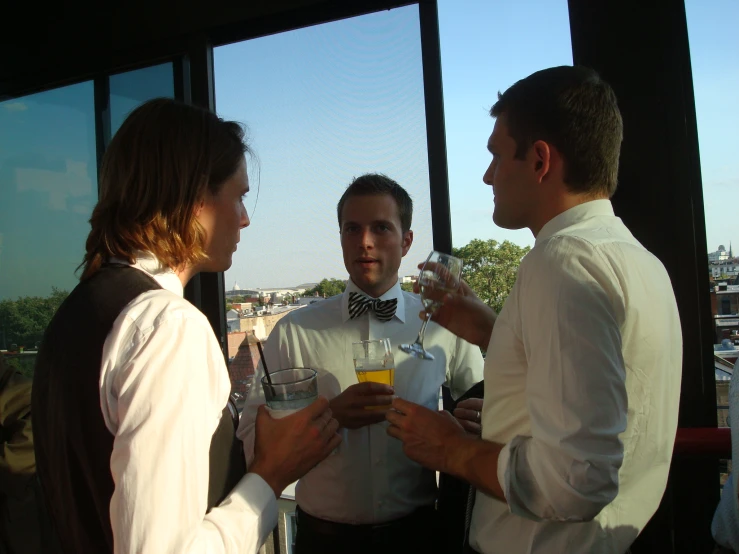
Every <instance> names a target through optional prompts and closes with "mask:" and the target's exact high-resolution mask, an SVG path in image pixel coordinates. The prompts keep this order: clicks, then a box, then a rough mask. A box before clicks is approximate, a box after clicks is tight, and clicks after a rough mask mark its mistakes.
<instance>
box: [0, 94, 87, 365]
mask: <svg viewBox="0 0 739 554" xmlns="http://www.w3.org/2000/svg"><path fill="white" fill-rule="evenodd" d="M96 200H97V168H96V158H95V117H94V101H93V85H92V83H91V82H86V83H80V84H77V85H72V86H68V87H64V88H59V89H55V90H50V91H47V92H42V93H39V94H33V95H30V96H25V97H22V98H17V99H13V100H7V101H5V102H2V103H0V350H5V351H14V352H18V353H19V354H18V357H17V358H12V359H10V361H11V363H12V364H13V365H16V364H20V369H21V370H22V371H23V372H24V373H25V374H27V375H30V374H31V373H32V368H33V358H34V356H32V355H28V351H29V350H30V351H34V350H35V348H36V346H37V345H38V342H39V341H40V340H41V337H42V335H43V332H44V329H45V327H46V325H47V323H48V322H49V320H50V319H51V316H52V315H53V314H54V312H55V311H56V308H57V307H58V306H59V304H60V303H61V301H62V299H63V298H64V297H65V296H66V294H67V292H69V291H70V290H71V289H72V288H73V287H74V286H75V284H76V281H77V279H76V277H75V274H74V272H75V269H76V267H77V266H78V264H79V263H80V262H81V261H82V255H83V253H84V243H85V238H86V237H87V233H88V230H89V225H88V219H89V217H90V213H91V212H92V208H93V206H94V204H95V202H96ZM21 350H23V351H24V352H23V354H20V352H21Z"/></svg>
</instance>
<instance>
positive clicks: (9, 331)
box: [0, 287, 69, 349]
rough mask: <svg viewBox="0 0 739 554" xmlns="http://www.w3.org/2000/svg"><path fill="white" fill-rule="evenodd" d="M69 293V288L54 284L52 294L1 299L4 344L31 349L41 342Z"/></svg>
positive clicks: (0, 329) (0, 326) (0, 343)
mask: <svg viewBox="0 0 739 554" xmlns="http://www.w3.org/2000/svg"><path fill="white" fill-rule="evenodd" d="M68 295H69V293H68V292H67V291H64V290H60V289H58V288H56V287H51V295H50V296H48V297H42V296H21V297H19V298H18V299H17V300H0V346H5V347H6V348H10V345H12V344H16V345H18V347H20V346H24V347H25V348H27V349H30V348H33V347H34V346H35V345H36V344H37V343H40V342H41V338H42V337H43V335H44V330H45V329H46V327H47V326H48V325H49V322H50V321H51V318H52V317H53V316H54V314H55V313H56V311H57V310H58V309H59V306H61V304H62V302H64V299H65V298H66V297H67V296H68ZM3 343H4V344H3Z"/></svg>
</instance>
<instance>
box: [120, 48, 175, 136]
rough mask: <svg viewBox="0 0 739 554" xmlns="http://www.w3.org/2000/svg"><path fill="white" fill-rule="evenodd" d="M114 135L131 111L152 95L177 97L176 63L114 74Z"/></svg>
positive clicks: (152, 96) (155, 96)
mask: <svg viewBox="0 0 739 554" xmlns="http://www.w3.org/2000/svg"><path fill="white" fill-rule="evenodd" d="M109 90H110V134H111V136H112V135H114V134H115V132H116V131H117V130H118V128H119V127H120V126H121V124H122V123H123V121H124V120H125V119H126V117H127V116H128V114H129V113H131V111H132V110H133V109H134V108H136V107H137V106H139V105H140V104H142V103H144V102H146V101H147V100H151V99H152V98H173V97H174V80H173V72H172V64H171V63H165V64H161V65H153V66H151V67H145V68H143V69H137V70H135V71H127V72H126V73H118V74H117V75H111V76H110V79H109Z"/></svg>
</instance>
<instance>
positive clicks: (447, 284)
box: [400, 251, 462, 360]
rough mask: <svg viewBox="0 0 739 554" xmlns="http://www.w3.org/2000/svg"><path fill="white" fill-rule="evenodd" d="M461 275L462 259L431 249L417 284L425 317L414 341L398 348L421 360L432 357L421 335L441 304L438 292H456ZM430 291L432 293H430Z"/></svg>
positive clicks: (431, 358)
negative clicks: (424, 345)
mask: <svg viewBox="0 0 739 554" xmlns="http://www.w3.org/2000/svg"><path fill="white" fill-rule="evenodd" d="M461 277H462V260H460V259H459V258H455V257H454V256H450V255H449V254H444V253H443V252H436V251H433V252H431V254H429V257H428V258H426V262H425V263H424V264H423V267H422V268H421V273H420V274H419V276H418V285H419V287H420V289H421V302H422V303H423V307H424V309H425V310H426V319H425V320H424V321H423V325H421V330H420V331H419V333H418V338H416V342H414V343H413V344H401V345H400V349H401V350H402V351H403V352H407V353H408V354H410V355H411V356H415V357H416V358H421V359H422V360H433V359H434V356H433V354H431V353H430V352H428V351H427V350H426V349H424V347H423V337H424V334H425V333H426V327H427V326H428V323H429V321H430V320H431V316H432V315H433V314H434V312H435V311H436V310H438V309H439V307H440V306H441V305H442V302H441V300H437V298H438V297H439V294H440V293H441V294H444V293H455V292H457V289H458V288H459V280H460V278H461ZM431 292H433V293H434V294H433V295H431V294H430V293H431Z"/></svg>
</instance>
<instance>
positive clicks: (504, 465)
mask: <svg viewBox="0 0 739 554" xmlns="http://www.w3.org/2000/svg"><path fill="white" fill-rule="evenodd" d="M510 459H511V443H510V442H509V443H507V444H506V445H505V446H504V447H503V449H502V450H501V451H500V454H498V484H499V485H500V488H501V490H502V491H503V496H505V498H506V500H507V499H508V462H509V461H510Z"/></svg>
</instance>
